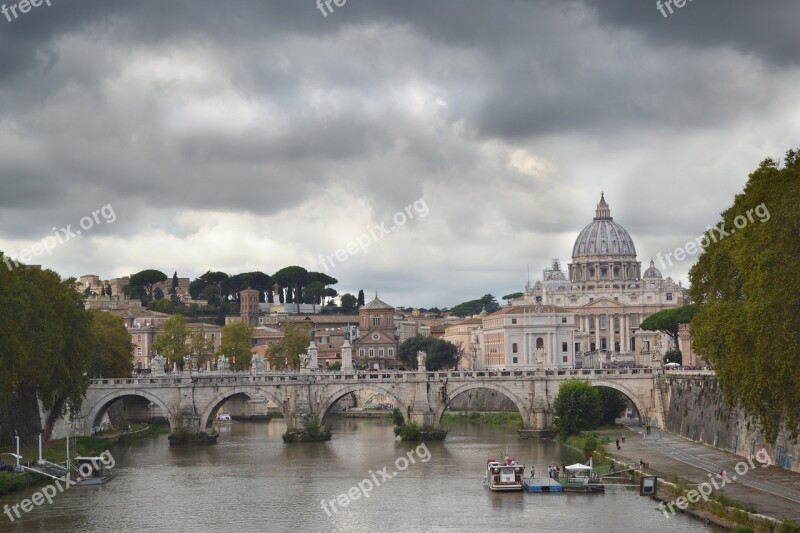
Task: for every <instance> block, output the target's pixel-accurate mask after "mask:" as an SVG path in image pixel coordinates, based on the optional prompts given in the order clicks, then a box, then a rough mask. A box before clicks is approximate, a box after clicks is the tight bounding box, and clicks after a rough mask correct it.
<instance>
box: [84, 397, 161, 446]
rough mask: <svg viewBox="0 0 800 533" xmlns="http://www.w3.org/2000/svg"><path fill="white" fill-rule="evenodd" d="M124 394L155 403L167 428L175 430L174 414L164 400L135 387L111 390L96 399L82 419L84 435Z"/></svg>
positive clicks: (88, 432) (89, 432)
mask: <svg viewBox="0 0 800 533" xmlns="http://www.w3.org/2000/svg"><path fill="white" fill-rule="evenodd" d="M126 396H133V397H138V398H144V399H146V400H148V401H149V402H151V403H154V404H156V405H157V406H158V407H159V408H161V411H162V412H163V413H164V417H165V418H166V419H167V421H168V422H169V429H170V431H173V432H174V431H175V415H174V413H173V412H172V410H170V409H169V407H167V404H166V403H164V401H163V400H162V399H161V398H159V397H158V396H156V395H155V394H153V393H152V392H149V391H146V390H142V389H135V390H124V389H121V390H116V391H114V392H111V393H109V394H107V395H105V396H103V397H102V398H101V399H99V400H97V401H96V402H95V403H94V404H93V405H92V406H91V407H90V408H89V411H88V413H87V415H86V418H85V420H84V435H90V434H91V430H92V427H94V426H96V425H98V421H99V419H100V418H101V417H102V416H103V415H104V414H105V412H106V411H107V410H108V408H109V407H111V404H112V403H114V402H115V401H117V400H119V399H120V398H125V397H126Z"/></svg>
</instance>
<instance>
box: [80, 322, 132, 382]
mask: <svg viewBox="0 0 800 533" xmlns="http://www.w3.org/2000/svg"><path fill="white" fill-rule="evenodd" d="M88 314H89V331H90V338H91V348H90V356H89V361H88V368H87V371H88V373H89V376H90V377H93V378H99V377H106V378H123V377H126V376H130V375H131V372H132V371H133V344H132V343H131V335H130V333H129V332H128V328H126V327H125V321H124V320H122V318H120V317H117V316H114V315H112V314H111V313H107V312H104V311H98V310H91V311H88Z"/></svg>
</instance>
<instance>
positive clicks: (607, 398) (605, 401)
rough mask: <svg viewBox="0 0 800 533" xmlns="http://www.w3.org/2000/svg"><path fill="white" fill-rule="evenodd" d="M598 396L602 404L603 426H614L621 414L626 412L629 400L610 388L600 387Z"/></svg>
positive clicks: (600, 423) (600, 420)
mask: <svg viewBox="0 0 800 533" xmlns="http://www.w3.org/2000/svg"><path fill="white" fill-rule="evenodd" d="M597 394H598V397H599V402H600V419H599V421H598V424H599V425H601V426H607V425H613V424H614V422H615V421H616V419H617V417H619V415H620V413H622V411H624V410H625V407H627V405H628V400H627V398H625V395H624V394H622V393H621V392H619V391H617V390H614V389H610V388H608V387H598V389H597Z"/></svg>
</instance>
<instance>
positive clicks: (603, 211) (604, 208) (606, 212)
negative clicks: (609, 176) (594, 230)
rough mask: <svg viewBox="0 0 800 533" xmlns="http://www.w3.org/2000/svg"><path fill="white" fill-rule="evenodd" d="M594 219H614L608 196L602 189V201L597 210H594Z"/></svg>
mask: <svg viewBox="0 0 800 533" xmlns="http://www.w3.org/2000/svg"><path fill="white" fill-rule="evenodd" d="M594 219H595V220H601V219H606V220H614V218H613V217H612V216H611V208H609V207H608V204H607V203H606V197H605V193H604V192H603V191H600V203H599V204H597V210H595V212H594Z"/></svg>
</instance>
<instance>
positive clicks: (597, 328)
mask: <svg viewBox="0 0 800 533" xmlns="http://www.w3.org/2000/svg"><path fill="white" fill-rule="evenodd" d="M592 318H593V319H594V349H595V350H599V349H600V315H592Z"/></svg>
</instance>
